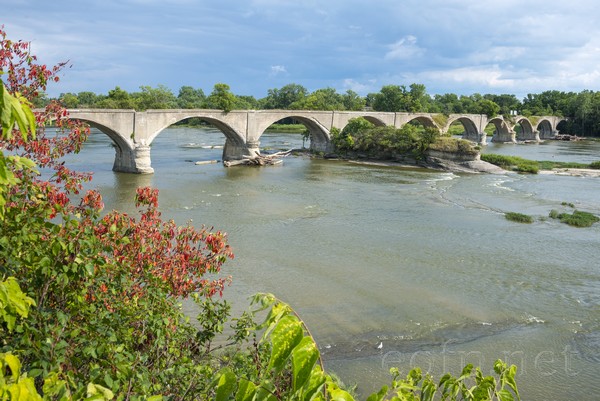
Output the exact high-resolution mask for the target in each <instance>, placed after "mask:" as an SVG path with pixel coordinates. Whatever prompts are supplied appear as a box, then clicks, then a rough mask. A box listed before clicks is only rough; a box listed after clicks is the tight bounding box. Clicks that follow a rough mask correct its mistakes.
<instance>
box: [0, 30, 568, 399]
mask: <svg viewBox="0 0 600 401" xmlns="http://www.w3.org/2000/svg"><path fill="white" fill-rule="evenodd" d="M0 36H1V39H2V42H1V45H0V49H1V50H2V51H1V52H0V73H1V74H2V81H1V82H0V95H1V96H0V121H1V123H2V135H1V138H0V140H1V146H0V149H2V152H0V226H1V230H0V400H10V401H13V400H36V401H37V400H42V399H43V400H61V401H62V400H90V401H92V400H94V401H95V400H111V399H118V400H149V401H157V400H163V399H164V400H187V399H205V400H210V399H214V400H218V401H220V400H243V401H250V400H256V401H258V400H268V401H275V400H303V401H304V400H306V401H310V400H326V399H330V400H346V401H348V400H353V397H352V396H351V395H350V394H349V393H348V392H347V391H346V390H344V389H343V388H340V385H339V383H338V382H336V381H335V380H334V378H333V377H332V376H331V375H329V374H328V373H327V372H326V371H325V370H324V369H323V366H322V363H321V358H320V353H319V350H318V347H317V344H316V343H315V341H314V339H313V338H312V336H311V335H310V333H309V331H308V329H307V327H306V326H305V325H304V323H303V322H302V320H301V319H300V318H299V317H298V315H297V314H296V313H295V312H294V311H293V310H292V308H291V307H290V306H289V305H287V304H285V303H283V302H281V301H280V300H278V299H277V298H276V297H274V296H272V295H269V294H258V295H256V296H255V297H253V299H252V300H251V305H250V309H249V310H248V311H247V312H245V313H243V314H242V315H241V316H239V317H237V318H232V317H231V316H230V306H229V305H228V303H227V302H225V301H224V300H222V298H221V297H220V295H221V294H222V292H223V291H225V290H226V288H227V284H228V283H229V281H230V280H231V278H230V277H227V276H223V275H222V273H221V268H222V266H223V264H224V263H226V262H227V260H229V259H231V258H233V253H232V250H231V247H230V246H229V244H228V243H227V238H226V235H225V234H224V233H221V232H219V231H213V230H212V229H207V228H204V227H202V228H199V229H198V228H195V227H193V226H191V225H187V226H177V225H176V224H175V223H174V222H173V221H165V220H163V219H162V217H161V213H160V211H159V208H158V192H157V191H156V190H154V189H151V188H139V189H138V190H137V195H136V199H135V202H136V206H137V207H138V216H130V215H128V214H125V213H122V212H119V211H111V212H103V210H102V209H103V203H102V197H101V195H100V194H99V193H98V192H97V191H95V190H88V191H85V192H83V184H84V183H85V182H87V181H89V180H91V175H90V174H85V173H80V172H76V171H72V170H70V169H69V168H68V167H67V166H65V164H64V163H63V162H62V157H63V156H64V155H66V154H68V153H71V152H78V151H79V149H80V148H81V146H82V144H83V142H85V140H86V138H87V135H88V133H89V127H87V126H85V125H83V124H81V123H80V122H76V121H73V120H70V119H69V118H68V113H67V111H66V110H65V109H64V107H63V106H62V105H61V104H59V103H58V102H49V103H48V104H46V105H45V107H44V109H43V110H42V111H38V112H36V113H35V114H34V113H33V112H32V110H31V109H32V107H31V106H32V104H31V103H30V102H31V101H32V100H35V99H38V98H39V94H40V93H43V91H44V90H45V89H46V85H47V83H48V82H51V81H58V75H57V74H58V72H59V71H60V70H61V68H62V67H64V64H63V65H59V66H56V67H54V68H47V67H46V66H45V65H42V64H38V63H37V59H36V57H35V56H34V55H32V54H31V53H30V48H29V44H28V43H27V42H21V41H18V42H13V41H10V40H8V39H6V36H5V33H4V32H3V31H2V30H0ZM221 89H223V90H224V91H225V92H226V88H225V87H222V88H221ZM325 95H326V94H323V96H325ZM317 100H318V97H317V98H316V99H315V102H316V101H317ZM50 121H52V122H53V125H54V126H56V133H54V132H53V133H47V132H46V130H45V126H46V125H47V123H49V122H50ZM354 124H356V125H357V126H360V125H363V124H364V122H361V121H357V122H355V123H354ZM409 127H412V126H410V125H409ZM413 129H414V128H407V129H404V130H402V129H401V130H397V131H396V130H394V131H392V130H390V129H389V128H386V129H382V128H381V127H372V128H370V130H369V131H370V132H368V135H366V136H364V137H360V136H358V134H357V133H354V132H353V131H352V130H351V129H349V131H347V132H346V134H347V136H346V140H347V141H349V140H350V139H351V140H352V141H354V143H355V144H357V145H356V146H357V149H360V150H362V151H368V150H371V149H374V150H378V149H379V150H380V148H378V147H379V146H381V145H380V143H381V141H383V143H384V144H389V148H391V149H394V150H396V151H406V150H409V149H410V150H414V149H417V150H419V149H422V148H423V147H425V146H427V145H430V144H431V143H433V140H434V139H435V135H434V132H433V131H427V130H425V133H424V134H423V133H420V134H419V133H417V132H415V131H414V130H413ZM357 132H358V131H357ZM346 134H345V135H346ZM353 135H356V137H354V136H353ZM386 141H387V142H386ZM348 146H349V145H348ZM353 146H354V145H353ZM386 149H387V147H386ZM4 152H6V154H5V153H4ZM40 172H43V174H40ZM573 214H575V213H573ZM183 298H188V299H191V300H193V301H194V302H195V303H196V304H197V306H198V309H199V313H198V316H197V318H196V321H195V322H192V320H191V319H190V317H188V316H185V315H184V314H183V312H182V309H181V304H180V301H181V299H183ZM261 317H262V318H261ZM257 319H258V320H259V323H257V322H256V320H257ZM226 326H230V327H231V334H230V335H229V336H228V338H227V339H226V340H225V339H222V338H221V337H222V336H223V335H224V334H223V332H224V329H225V327H226ZM217 340H220V341H217ZM493 371H494V373H493V374H491V375H484V374H483V372H482V370H481V369H479V368H474V367H473V366H472V365H467V366H466V367H465V368H464V369H463V370H462V372H460V374H459V376H453V375H451V374H445V375H443V376H442V377H441V378H440V379H439V380H435V381H434V379H433V377H431V376H430V375H429V374H423V373H422V372H421V370H420V369H419V368H412V370H410V371H409V373H408V374H407V375H406V376H405V377H402V376H401V375H400V371H399V370H398V369H392V371H391V374H392V380H391V385H390V386H384V387H382V388H381V390H380V391H379V392H377V393H374V394H372V395H370V396H369V397H368V400H369V401H383V400H406V401H408V400H417V399H419V400H481V401H483V400H503V401H505V400H519V399H520V396H519V392H518V389H517V385H516V382H515V376H516V371H517V368H516V366H514V365H511V366H509V365H507V364H505V363H503V362H502V361H500V360H498V361H496V363H495V364H494V366H493Z"/></svg>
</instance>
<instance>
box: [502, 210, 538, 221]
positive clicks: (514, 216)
mask: <svg viewBox="0 0 600 401" xmlns="http://www.w3.org/2000/svg"><path fill="white" fill-rule="evenodd" d="M504 217H506V219H507V220H510V221H516V222H517V223H527V224H531V223H533V217H531V216H529V215H526V214H522V213H517V212H508V213H505V214H504Z"/></svg>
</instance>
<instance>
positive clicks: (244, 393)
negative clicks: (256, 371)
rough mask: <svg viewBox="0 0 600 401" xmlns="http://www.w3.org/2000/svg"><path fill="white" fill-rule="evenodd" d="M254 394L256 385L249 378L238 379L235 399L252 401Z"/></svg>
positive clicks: (237, 400) (236, 400)
mask: <svg viewBox="0 0 600 401" xmlns="http://www.w3.org/2000/svg"><path fill="white" fill-rule="evenodd" d="M254 394H256V385H255V384H254V383H252V382H251V381H250V380H246V379H243V378H242V379H240V382H239V384H238V390H237V393H236V394H235V401H252V399H253V398H254Z"/></svg>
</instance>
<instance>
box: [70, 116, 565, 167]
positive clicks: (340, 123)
mask: <svg viewBox="0 0 600 401" xmlns="http://www.w3.org/2000/svg"><path fill="white" fill-rule="evenodd" d="M69 114H70V117H71V118H73V119H76V120H81V121H84V122H86V123H88V124H89V125H90V126H92V127H95V128H97V129H99V130H100V131H102V132H103V133H105V134H106V135H108V136H109V137H110V138H111V139H112V140H113V142H114V143H115V145H116V146H115V151H116V155H115V163H114V165H113V170H114V171H120V172H127V173H139V174H148V173H152V172H153V171H154V170H153V168H152V166H151V157H150V156H151V155H150V151H151V148H150V144H151V143H152V141H153V140H154V139H155V138H156V137H157V136H158V135H159V134H160V133H161V132H162V131H163V130H164V129H165V128H167V127H169V126H171V125H173V124H175V123H177V122H179V121H182V120H185V119H188V118H192V117H197V118H200V119H202V120H204V121H206V122H208V123H210V124H212V125H214V126H215V127H216V128H218V129H219V130H221V132H223V134H224V135H225V138H226V140H225V146H224V149H223V160H234V159H241V158H243V157H244V156H251V155H255V154H257V153H259V152H260V149H259V145H260V137H261V135H262V134H263V132H265V130H266V129H267V128H268V127H269V126H270V125H271V124H274V123H276V122H278V121H280V120H282V119H284V118H294V119H295V120H297V121H299V122H301V123H302V124H304V125H305V126H306V127H307V129H308V130H309V132H310V148H311V149H312V150H314V151H323V152H328V151H331V150H332V145H331V134H330V131H331V129H332V128H333V127H336V128H339V129H340V130H342V129H344V127H345V126H346V125H347V124H348V122H349V121H350V120H351V119H352V118H356V117H363V118H365V119H367V120H368V121H370V122H371V123H373V124H375V125H376V126H387V125H390V126H394V127H397V128H401V127H402V126H403V125H405V124H407V123H410V122H413V121H418V122H420V123H421V124H423V125H424V126H426V127H435V128H437V129H439V130H440V132H442V133H446V132H448V129H449V128H450V126H451V125H452V124H453V123H455V122H456V121H458V122H460V123H461V124H462V125H463V127H464V134H463V138H465V139H468V140H471V141H474V142H477V143H479V144H485V143H486V133H485V131H484V129H485V127H487V126H488V124H494V127H495V132H494V136H493V138H492V140H493V141H498V142H516V141H517V140H520V141H525V140H531V141H540V140H542V139H548V138H552V137H554V136H555V135H556V134H557V133H558V131H557V129H556V126H557V125H558V123H559V122H560V121H562V120H563V119H562V118H560V117H554V116H543V117H523V116H513V117H511V118H510V120H508V119H506V118H504V117H502V116H497V117H493V118H488V117H487V116H486V115H483V114H451V115H449V116H447V115H443V114H430V113H390V112H375V111H312V110H234V111H230V112H228V113H225V112H223V111H221V110H188V109H182V110H147V111H135V110H107V109H72V110H69ZM518 126H520V129H517V127H518ZM517 131H518V133H517Z"/></svg>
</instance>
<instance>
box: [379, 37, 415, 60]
mask: <svg viewBox="0 0 600 401" xmlns="http://www.w3.org/2000/svg"><path fill="white" fill-rule="evenodd" d="M388 47H389V49H390V51H388V52H387V53H386V54H385V59H386V60H406V59H409V58H413V57H418V56H421V55H422V54H423V53H424V52H425V49H422V48H420V47H419V46H417V38H416V37H415V36H413V35H407V36H405V37H403V38H402V39H400V40H399V41H397V42H396V43H394V44H392V45H389V46H388Z"/></svg>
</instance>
